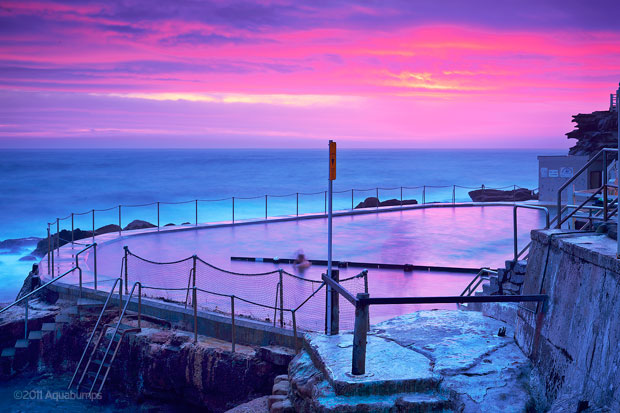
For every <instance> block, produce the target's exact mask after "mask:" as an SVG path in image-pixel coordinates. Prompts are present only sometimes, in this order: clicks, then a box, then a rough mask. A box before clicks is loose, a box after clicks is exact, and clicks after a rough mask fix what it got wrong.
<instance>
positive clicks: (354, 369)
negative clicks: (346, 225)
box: [322, 274, 548, 376]
mask: <svg viewBox="0 0 620 413" xmlns="http://www.w3.org/2000/svg"><path fill="white" fill-rule="evenodd" d="M322 278H323V282H324V283H325V284H326V285H328V286H329V287H330V289H331V290H333V291H334V292H336V293H338V294H340V295H341V296H343V297H344V298H345V299H346V300H347V301H349V302H350V303H351V304H353V305H354V306H355V328H354V330H353V354H352V358H351V373H352V374H353V375H356V376H357V375H363V374H366V342H367V340H366V338H367V333H368V329H369V323H368V319H369V315H368V311H369V307H370V306H371V305H395V304H396V305H402V304H446V303H448V304H449V303H456V304H463V303H493V302H500V303H514V302H544V301H546V300H547V299H548V296H547V295H545V294H538V295H509V296H507V295H490V296H454V297H377V298H371V297H370V295H369V294H368V293H358V294H357V295H356V296H353V294H352V293H351V292H349V291H348V290H347V289H346V288H344V287H343V286H342V285H340V283H338V282H337V281H336V280H333V279H330V278H329V277H328V276H327V275H325V274H323V276H322ZM333 305H336V306H337V305H338V301H337V300H336V301H335V302H334V303H333Z"/></svg>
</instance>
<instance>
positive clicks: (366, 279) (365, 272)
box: [364, 270, 370, 331]
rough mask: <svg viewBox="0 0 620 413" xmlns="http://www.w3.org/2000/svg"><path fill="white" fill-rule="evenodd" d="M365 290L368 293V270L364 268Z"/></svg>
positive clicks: (368, 323)
mask: <svg viewBox="0 0 620 413" xmlns="http://www.w3.org/2000/svg"><path fill="white" fill-rule="evenodd" d="M364 292H365V293H366V294H368V270H364ZM367 313H368V322H367V325H368V331H370V307H369V308H368V311H367Z"/></svg>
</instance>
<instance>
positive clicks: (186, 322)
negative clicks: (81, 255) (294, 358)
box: [49, 282, 302, 348]
mask: <svg viewBox="0 0 620 413" xmlns="http://www.w3.org/2000/svg"><path fill="white" fill-rule="evenodd" d="M49 288H51V289H53V290H54V291H56V292H57V293H58V294H59V296H60V298H62V299H68V300H73V301H76V300H77V299H78V297H79V294H80V289H79V287H77V286H75V285H71V284H65V283H61V282H57V283H54V284H52V285H50V287H49ZM108 294H109V292H106V291H101V290H92V289H89V288H83V289H82V298H88V299H92V300H97V301H101V302H104V301H105V300H106V298H107V297H108ZM125 300H126V296H125V295H123V303H125ZM141 301H142V302H141V305H142V306H141V309H142V314H145V315H147V316H151V317H157V318H160V319H162V320H166V321H169V322H170V323H171V324H172V325H173V326H174V327H176V328H179V329H182V330H186V331H191V332H193V331H194V311H193V309H192V308H191V307H190V308H184V306H181V305H178V304H174V303H166V302H161V301H157V300H153V299H149V298H145V297H142V300H141ZM118 304H119V296H118V294H114V295H113V296H112V297H111V298H110V304H108V308H113V307H114V306H115V307H116V308H118ZM127 309H128V310H131V311H133V312H137V311H138V298H137V297H132V299H131V303H130V304H129V306H128V307H127ZM197 314H198V334H202V335H205V336H208V337H213V338H217V339H220V340H226V341H231V340H232V324H231V318H230V316H227V315H223V314H220V313H215V312H210V311H202V310H199V311H198V313H197ZM297 334H298V336H300V335H301V334H302V332H301V331H298V333H297ZM235 339H236V342H237V343H239V344H246V345H255V346H269V345H278V346H284V347H289V348H294V347H295V340H294V337H293V331H291V330H287V329H283V328H279V327H274V326H273V325H271V324H269V323H264V322H260V321H256V320H250V319H247V318H241V317H239V316H235Z"/></svg>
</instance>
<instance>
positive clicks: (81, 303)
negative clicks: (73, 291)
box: [77, 298, 103, 308]
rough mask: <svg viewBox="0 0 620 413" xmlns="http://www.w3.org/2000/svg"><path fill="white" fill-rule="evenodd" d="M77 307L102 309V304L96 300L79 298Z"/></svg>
mask: <svg viewBox="0 0 620 413" xmlns="http://www.w3.org/2000/svg"><path fill="white" fill-rule="evenodd" d="M77 305H78V307H91V308H92V307H99V308H101V307H103V303H102V302H101V301H97V300H89V299H88V298H80V299H78V301H77Z"/></svg>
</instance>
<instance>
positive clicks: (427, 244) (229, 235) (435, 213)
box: [98, 206, 544, 322]
mask: <svg viewBox="0 0 620 413" xmlns="http://www.w3.org/2000/svg"><path fill="white" fill-rule="evenodd" d="M543 219H544V217H543V214H542V213H540V212H539V211H532V210H520V211H519V246H520V247H522V246H524V245H525V244H526V243H527V242H528V240H529V231H530V230H531V229H534V228H540V227H542V226H543V225H544V220H543ZM512 233H513V228H512V208H511V207H497V206H496V207H491V206H487V207H471V208H429V209H418V210H409V211H399V212H386V213H379V214H368V215H358V216H346V217H337V218H335V219H334V246H333V256H334V259H335V260H340V261H357V262H370V263H373V262H377V263H394V264H406V263H409V264H419V265H423V264H428V265H438V266H453V267H474V268H480V267H492V268H496V267H499V266H503V264H504V261H505V260H507V259H511V257H512V250H513V239H512ZM326 239H327V225H326V219H311V220H300V221H292V222H282V223H270V224H252V225H240V226H236V227H225V228H213V229H205V230H197V231H180V232H174V233H167V234H165V235H164V234H150V235H144V236H137V237H128V238H126V239H123V240H119V241H116V242H114V243H110V244H106V245H102V246H101V247H100V248H99V251H98V255H99V273H100V274H105V275H110V276H118V275H117V274H118V272H119V267H120V262H121V257H122V255H123V252H122V247H123V245H127V246H128V247H129V249H130V250H131V251H132V252H133V253H134V254H137V255H139V256H142V257H146V258H149V259H153V260H156V261H174V260H178V259H180V258H184V257H189V256H191V255H193V254H197V255H198V256H200V257H201V258H202V259H204V260H205V261H207V262H209V263H211V264H213V265H216V266H218V267H221V268H224V269H228V270H232V271H237V272H264V271H270V270H273V269H276V268H279V267H281V268H283V269H285V270H287V271H289V272H291V273H294V269H293V268H292V265H275V264H267V263H265V264H262V263H250V262H238V261H230V257H231V256H247V257H276V256H278V257H286V258H294V254H295V251H296V250H297V249H298V248H303V250H304V251H305V253H306V256H307V257H308V258H309V259H326V257H327V246H326ZM324 271H325V268H321V267H318V266H314V267H311V268H310V270H308V271H307V272H306V273H305V274H304V276H305V277H308V278H311V279H320V274H321V272H324ZM360 271H361V269H360V268H349V269H341V275H340V276H341V278H346V277H350V276H353V275H355V274H357V273H359V272H360ZM153 274H155V273H153ZM157 274H158V275H154V276H153V279H152V280H150V282H149V284H151V285H161V286H164V285H165V286H169V287H171V286H172V285H170V283H175V284H178V283H179V282H180V281H179V280H180V277H173V276H171V275H170V274H168V275H164V274H163V273H159V272H158V273H157ZM182 278H183V279H184V282H187V281H186V280H187V278H186V277H182ZM471 278H472V275H470V274H457V273H445V272H421V271H416V272H413V273H405V272H403V271H400V270H379V269H369V291H370V294H371V296H375V297H377V296H438V295H458V294H460V292H461V291H462V290H463V288H464V287H465V286H466V285H467V284H468V283H469V281H470V280H471ZM210 282H211V283H213V282H216V280H210ZM248 282H252V280H248ZM205 288H208V287H205ZM235 289H236V290H235V291H230V292H229V293H230V294H236V295H238V296H240V297H244V296H243V291H238V286H237V287H235ZM249 290H253V288H248V289H247V290H246V291H249ZM244 298H248V299H253V298H254V297H252V294H249V296H248V297H244ZM346 305H348V303H347V304H346ZM420 308H454V305H443V306H442V305H429V306H374V307H373V308H372V309H371V317H372V320H373V322H377V321H379V320H382V319H385V318H389V317H391V316H394V315H398V314H403V313H407V312H410V311H413V310H415V309H420Z"/></svg>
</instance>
